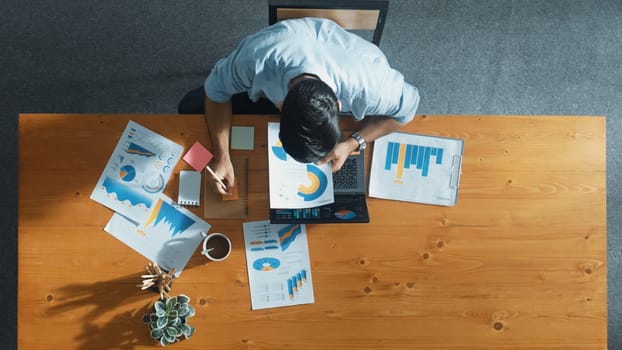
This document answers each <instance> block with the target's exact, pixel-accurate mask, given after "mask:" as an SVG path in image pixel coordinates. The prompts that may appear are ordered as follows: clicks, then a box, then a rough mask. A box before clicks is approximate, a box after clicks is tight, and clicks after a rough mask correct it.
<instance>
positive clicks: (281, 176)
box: [268, 123, 335, 209]
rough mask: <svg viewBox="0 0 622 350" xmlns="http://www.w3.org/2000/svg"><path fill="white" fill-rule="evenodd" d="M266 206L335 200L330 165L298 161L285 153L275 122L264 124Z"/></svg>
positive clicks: (315, 204)
mask: <svg viewBox="0 0 622 350" xmlns="http://www.w3.org/2000/svg"><path fill="white" fill-rule="evenodd" d="M268 143H269V146H268V169H269V177H270V208H273V209H279V208H291V209H299V208H314V207H319V206H321V205H325V204H330V203H333V202H334V201H335V199H334V191H333V172H332V168H331V165H330V164H324V165H321V166H320V165H315V164H312V163H306V164H305V163H299V162H297V161H295V160H294V159H293V158H292V157H291V156H290V155H288V154H287V152H285V149H283V145H282V144H281V140H280V139H279V123H268Z"/></svg>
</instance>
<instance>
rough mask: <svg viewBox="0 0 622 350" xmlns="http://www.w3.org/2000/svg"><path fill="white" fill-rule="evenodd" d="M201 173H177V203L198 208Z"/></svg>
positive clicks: (187, 171) (190, 171)
mask: <svg viewBox="0 0 622 350" xmlns="http://www.w3.org/2000/svg"><path fill="white" fill-rule="evenodd" d="M200 198H201V173H200V172H198V171H194V170H182V171H180V172H179V196H178V199H177V203H178V204H181V205H189V206H195V207H198V206H199V205H200V204H201V202H200V200H201V199H200Z"/></svg>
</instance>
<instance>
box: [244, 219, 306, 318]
mask: <svg viewBox="0 0 622 350" xmlns="http://www.w3.org/2000/svg"><path fill="white" fill-rule="evenodd" d="M244 243H245V247H246V268H247V270H248V281H249V287H250V292H251V306H252V309H253V310H258V309H266V308H273V307H280V306H291V305H300V304H312V303H313V302H314V301H315V300H314V297H313V282H312V279H311V263H310V262H309V248H308V245H307V231H306V227H305V225H301V224H288V225H271V224H270V221H268V220H265V221H253V222H246V223H244Z"/></svg>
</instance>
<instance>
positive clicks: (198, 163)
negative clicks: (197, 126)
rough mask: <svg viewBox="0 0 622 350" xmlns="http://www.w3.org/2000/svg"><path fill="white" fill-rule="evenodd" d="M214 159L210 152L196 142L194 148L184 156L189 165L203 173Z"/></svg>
mask: <svg viewBox="0 0 622 350" xmlns="http://www.w3.org/2000/svg"><path fill="white" fill-rule="evenodd" d="M212 158H214V155H213V154H212V152H210V151H209V150H208V149H207V148H205V146H203V145H202V144H201V143H200V142H199V141H196V142H195V143H194V145H192V147H190V149H189V150H188V152H186V154H184V157H183V160H184V161H185V162H186V163H188V164H189V165H190V166H191V167H193V168H194V170H196V171H203V169H205V166H206V165H207V163H209V161H210V160H212Z"/></svg>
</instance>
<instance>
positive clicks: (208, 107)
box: [205, 96, 235, 194]
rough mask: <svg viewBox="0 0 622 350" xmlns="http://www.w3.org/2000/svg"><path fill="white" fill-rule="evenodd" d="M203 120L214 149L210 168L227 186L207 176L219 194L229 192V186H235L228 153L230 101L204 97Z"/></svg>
mask: <svg viewBox="0 0 622 350" xmlns="http://www.w3.org/2000/svg"><path fill="white" fill-rule="evenodd" d="M205 121H206V122H207V128H208V130H209V133H210V139H211V141H212V150H213V151H214V161H213V163H212V170H214V173H215V174H216V176H217V177H218V178H219V179H220V180H222V181H223V182H224V183H225V184H226V185H227V188H223V187H222V185H220V184H219V183H218V181H216V179H214V178H213V176H210V177H209V180H210V184H211V185H212V188H213V189H214V190H215V191H216V192H218V193H220V194H230V193H231V192H230V191H231V188H233V186H235V174H234V172H233V165H232V164H231V157H230V155H229V139H230V137H231V135H230V133H231V101H227V102H225V103H218V102H214V101H212V100H210V99H209V98H208V97H207V96H206V97H205Z"/></svg>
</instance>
